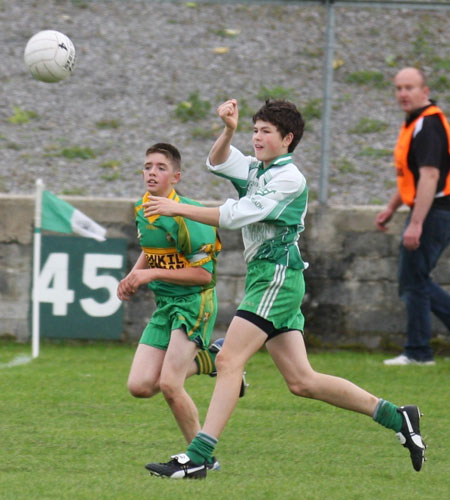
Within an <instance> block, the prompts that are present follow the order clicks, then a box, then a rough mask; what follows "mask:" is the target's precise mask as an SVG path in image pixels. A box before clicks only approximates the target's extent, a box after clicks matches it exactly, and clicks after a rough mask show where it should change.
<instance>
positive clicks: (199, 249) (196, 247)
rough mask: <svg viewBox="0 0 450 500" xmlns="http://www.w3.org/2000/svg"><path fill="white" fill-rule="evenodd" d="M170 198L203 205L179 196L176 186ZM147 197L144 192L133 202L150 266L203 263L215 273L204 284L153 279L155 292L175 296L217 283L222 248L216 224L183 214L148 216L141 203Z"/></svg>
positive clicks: (179, 267) (199, 290) (180, 201)
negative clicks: (189, 284) (218, 262)
mask: <svg viewBox="0 0 450 500" xmlns="http://www.w3.org/2000/svg"><path fill="white" fill-rule="evenodd" d="M168 198H170V199H171V200H174V201H176V202H178V203H187V204H189V205H200V203H197V202H195V201H193V200H191V199H189V198H185V197H182V196H179V195H178V194H177V193H176V191H175V190H172V192H171V193H170V194H169V196H168ZM148 200H149V194H148V193H145V195H144V196H143V197H142V198H141V199H140V200H139V201H138V202H137V203H136V204H135V206H134V213H135V217H136V228H137V233H138V239H139V243H140V245H141V248H142V251H143V252H144V253H145V256H146V257H147V262H148V267H150V268H160V269H182V268H184V267H200V266H201V267H203V268H204V269H206V270H207V271H208V272H210V273H211V274H212V280H211V282H210V283H209V284H208V285H205V286H197V285H195V286H188V285H184V286H183V285H175V284H172V283H167V282H165V281H152V282H150V283H149V284H148V287H149V288H150V290H153V291H154V292H155V294H156V295H164V296H171V297H175V296H183V295H189V294H193V293H200V292H202V291H203V290H206V289H209V288H213V287H214V286H215V284H216V259H217V255H218V253H219V252H220V250H221V243H220V240H219V237H218V234H217V230H216V228H215V227H212V226H209V225H207V224H202V223H201V222H195V221H192V220H189V219H185V218H183V217H180V216H177V217H166V216H162V215H161V216H160V215H152V216H151V217H145V215H144V210H143V208H142V205H143V203H145V202H147V201H148Z"/></svg>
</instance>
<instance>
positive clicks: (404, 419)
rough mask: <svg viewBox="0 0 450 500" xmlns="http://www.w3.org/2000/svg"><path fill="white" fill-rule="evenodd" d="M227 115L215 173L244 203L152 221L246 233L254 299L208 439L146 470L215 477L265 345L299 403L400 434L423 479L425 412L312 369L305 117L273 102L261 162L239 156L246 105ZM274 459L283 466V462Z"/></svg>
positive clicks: (221, 357) (240, 320)
mask: <svg viewBox="0 0 450 500" xmlns="http://www.w3.org/2000/svg"><path fill="white" fill-rule="evenodd" d="M218 114H219V116H220V117H221V119H222V120H223V122H224V124H225V128H224V130H223V132H222V134H221V135H220V136H219V137H218V139H217V140H216V142H215V144H214V146H213V147H212V149H211V152H210V154H209V158H208V161H207V164H208V167H209V168H210V170H211V171H213V172H214V173H215V174H217V175H220V176H223V177H226V178H228V179H230V180H231V182H233V184H234V186H235V187H236V189H237V190H238V193H239V200H231V199H229V200H227V201H226V202H225V203H224V204H223V205H221V206H220V207H217V208H216V207H214V208H210V207H194V206H189V205H182V204H175V203H173V202H171V201H170V200H167V199H166V198H152V200H151V201H150V202H149V203H147V204H145V209H144V213H145V214H146V215H147V216H151V215H152V214H155V213H159V214H163V213H164V214H166V215H172V216H180V215H181V216H183V217H188V218H190V219H192V220H197V221H201V222H204V223H206V224H211V225H214V226H217V227H224V228H227V229H238V228H242V232H243V239H244V244H245V251H244V256H245V260H246V262H247V267H248V270H247V277H246V285H245V296H244V299H243V300H242V302H241V304H240V305H239V307H238V310H237V312H236V314H235V317H234V318H233V320H232V322H231V324H230V326H229V328H228V331H227V334H226V337H225V342H224V344H223V348H222V350H221V351H220V353H219V354H218V356H217V358H216V366H217V382H216V386H215V389H214V393H213V396H212V399H211V403H210V406H209V409H208V413H207V415H206V420H205V423H204V425H203V427H202V430H201V432H199V433H198V434H197V436H196V437H195V439H194V440H193V441H192V443H191V444H190V445H189V447H188V449H187V452H186V453H182V454H178V455H173V456H172V460H170V461H169V462H167V463H149V464H147V465H146V468H147V469H148V470H150V472H151V473H152V474H154V475H157V476H166V477H171V478H198V477H205V476H206V469H207V466H206V464H207V463H208V460H210V457H211V456H212V454H213V452H214V449H215V447H216V445H217V442H218V438H219V436H220V435H221V433H222V431H223V429H224V427H225V425H226V423H227V421H228V419H229V418H230V416H231V414H232V412H233V410H234V407H235V405H236V403H237V399H238V393H239V381H240V373H241V372H242V370H243V369H244V366H245V364H246V362H247V361H248V359H249V358H250V357H251V356H252V355H253V354H254V353H255V352H257V351H258V350H259V349H260V348H261V347H262V346H263V345H264V344H265V345H266V348H267V351H268V352H269V354H270V355H271V356H272V358H273V360H274V362H275V364H276V366H277V367H278V369H279V370H280V372H281V374H282V375H283V377H284V379H285V381H286V383H287V385H288V387H289V389H290V391H291V392H292V393H293V394H295V395H297V396H302V397H306V398H312V399H318V400H321V401H324V402H327V403H329V404H332V405H334V406H338V407H340V408H344V409H347V410H352V411H355V412H359V413H362V414H365V415H368V416H371V417H373V418H374V420H375V421H377V422H378V423H380V424H382V425H384V426H385V427H387V428H390V429H393V430H395V431H396V432H397V435H398V437H399V438H400V441H401V443H402V444H403V445H404V446H405V447H407V448H408V450H409V452H410V456H411V460H412V463H413V467H414V469H415V470H420V468H421V467H422V463H423V461H424V452H425V445H424V443H423V441H422V438H421V436H420V429H419V419H420V412H419V409H418V408H417V406H413V405H409V406H402V407H397V406H395V405H394V404H392V403H390V402H388V401H385V400H383V399H380V398H378V397H376V396H374V395H372V394H370V393H368V392H366V391H365V390H363V389H361V388H360V387H358V386H356V385H355V384H353V383H352V382H349V381H348V380H345V379H342V378H339V377H334V376H330V375H326V374H323V373H318V372H316V371H314V370H313V368H312V367H311V365H310V363H309V360H308V356H307V353H306V348H305V344H304V341H303V336H302V331H303V324H304V318H303V315H302V313H301V310H300V306H301V302H302V299H303V296H304V290H305V286H304V280H303V269H304V268H305V267H306V266H305V264H304V263H303V261H302V258H301V255H300V252H299V249H298V238H299V234H300V232H301V231H302V230H303V227H304V218H305V213H306V208H307V187H306V181H305V178H304V177H303V175H302V174H301V173H300V172H299V171H298V169H297V168H296V166H295V165H294V164H293V163H292V158H291V153H292V152H293V151H294V149H295V147H296V146H297V144H298V143H299V141H300V139H301V137H302V134H303V129H304V121H303V118H302V116H301V114H300V112H299V111H298V110H297V108H296V107H295V105H294V104H292V103H290V102H287V101H267V102H266V104H265V105H264V106H262V108H261V109H260V110H259V111H257V113H256V114H255V115H254V116H253V124H254V128H253V138H252V139H253V148H254V152H255V158H252V157H248V156H244V155H243V154H242V153H241V152H240V151H238V150H237V149H235V148H234V147H233V146H231V141H232V138H233V135H234V132H235V131H236V128H237V125H238V117H239V111H238V105H237V101H236V100H235V99H231V100H228V101H226V102H225V103H223V104H222V105H220V106H219V108H218ZM268 459H269V460H272V461H273V462H275V461H276V457H269V458H268ZM277 466H278V465H277Z"/></svg>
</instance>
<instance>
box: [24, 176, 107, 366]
mask: <svg viewBox="0 0 450 500" xmlns="http://www.w3.org/2000/svg"><path fill="white" fill-rule="evenodd" d="M42 229H47V230H48V231H56V232H58V233H66V234H70V233H76V234H79V235H81V236H85V237H86V238H94V239H96V240H97V241H105V240H106V238H105V235H106V229H105V228H104V227H102V226H100V225H99V224H97V223H96V222H94V221H93V220H92V219H90V218H89V217H88V216H87V215H84V214H83V213H82V212H80V211H79V210H77V209H76V208H75V207H73V206H72V205H70V204H69V203H67V202H66V201H64V200H61V198H58V197H57V196H55V195H54V194H52V193H50V192H49V191H45V190H44V183H43V182H42V180H41V179H37V180H36V202H35V208H34V237H33V291H32V299H33V310H32V332H31V336H32V357H33V358H37V357H38V356H39V343H40V332H39V303H40V300H39V286H38V281H39V273H40V265H41V242H42V239H41V230H42Z"/></svg>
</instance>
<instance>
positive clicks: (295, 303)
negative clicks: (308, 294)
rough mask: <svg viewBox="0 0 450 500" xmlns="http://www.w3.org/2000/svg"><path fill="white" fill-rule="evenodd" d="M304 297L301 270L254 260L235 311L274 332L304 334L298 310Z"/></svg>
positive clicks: (302, 320) (302, 322)
mask: <svg viewBox="0 0 450 500" xmlns="http://www.w3.org/2000/svg"><path fill="white" fill-rule="evenodd" d="M304 295H305V280H304V278H303V270H299V269H291V268H289V267H286V266H283V265H281V264H275V263H274V262H269V261H267V260H257V261H253V262H251V263H250V264H249V266H248V270H247V277H246V280H245V296H244V299H243V300H242V302H241V303H240V305H239V307H238V310H243V311H250V312H252V313H253V314H256V315H257V316H259V317H261V318H264V319H265V320H267V321H270V322H271V323H273V325H274V326H275V328H277V329H279V328H288V329H289V330H300V331H303V327H304V324H305V318H304V317H303V314H302V311H301V309H300V306H301V303H302V300H303V296H304Z"/></svg>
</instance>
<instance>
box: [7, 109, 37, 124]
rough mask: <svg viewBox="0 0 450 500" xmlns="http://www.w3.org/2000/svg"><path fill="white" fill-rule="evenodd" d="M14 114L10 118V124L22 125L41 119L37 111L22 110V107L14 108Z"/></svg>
mask: <svg viewBox="0 0 450 500" xmlns="http://www.w3.org/2000/svg"><path fill="white" fill-rule="evenodd" d="M13 111H14V113H13V114H12V115H11V116H10V117H9V118H8V121H9V122H10V123H13V124H14V125H22V124H24V123H28V122H29V121H31V120H38V119H39V118H40V117H39V115H38V114H37V113H36V112H35V111H28V110H26V109H22V108H21V107H20V106H13Z"/></svg>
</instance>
